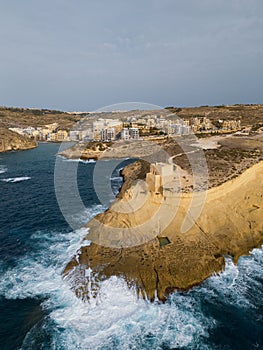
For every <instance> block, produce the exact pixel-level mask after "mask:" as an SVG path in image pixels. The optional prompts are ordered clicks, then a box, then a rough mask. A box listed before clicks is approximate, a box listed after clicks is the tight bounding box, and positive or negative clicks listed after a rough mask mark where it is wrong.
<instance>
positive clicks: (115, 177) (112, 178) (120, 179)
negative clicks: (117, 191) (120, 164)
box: [110, 176, 123, 181]
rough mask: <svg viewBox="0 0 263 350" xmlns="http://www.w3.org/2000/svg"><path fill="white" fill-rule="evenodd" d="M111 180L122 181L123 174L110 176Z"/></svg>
mask: <svg viewBox="0 0 263 350" xmlns="http://www.w3.org/2000/svg"><path fill="white" fill-rule="evenodd" d="M110 180H111V181H122V180H123V179H122V177H121V176H114V177H111V178H110Z"/></svg>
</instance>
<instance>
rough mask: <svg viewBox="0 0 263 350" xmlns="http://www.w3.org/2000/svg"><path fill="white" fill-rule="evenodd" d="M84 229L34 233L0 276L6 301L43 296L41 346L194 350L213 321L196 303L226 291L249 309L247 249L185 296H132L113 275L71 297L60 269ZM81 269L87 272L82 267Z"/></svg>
mask: <svg viewBox="0 0 263 350" xmlns="http://www.w3.org/2000/svg"><path fill="white" fill-rule="evenodd" d="M101 210H102V207H101V206H98V207H93V208H92V209H90V211H89V212H87V213H86V214H87V216H89V217H90V216H94V215H95V214H96V213H97V212H98V211H101ZM83 215H84V214H83ZM86 219H87V217H86ZM86 233H87V231H86V229H80V230H77V231H73V232H70V233H58V232H42V231H39V232H36V233H35V234H33V235H32V236H31V240H32V241H33V242H32V243H34V245H36V246H37V248H38V249H37V251H36V252H34V253H32V254H29V255H27V256H25V257H24V258H22V259H20V260H18V261H17V266H16V267H15V268H12V269H10V270H8V271H6V272H5V273H4V274H3V275H2V276H0V294H1V295H3V296H5V297H6V298H8V299H16V298H20V299H23V298H27V297H40V298H45V301H44V302H43V303H42V307H43V308H44V309H45V310H47V312H48V314H49V317H47V318H46V319H45V321H44V323H43V325H42V326H41V327H44V328H45V330H47V331H48V333H50V334H51V335H52V340H51V343H52V344H49V348H53V349H68V350H73V349H124V350H125V349H140V348H146V349H161V348H164V346H165V347H166V348H183V347H184V348H185V347H187V348H196V349H197V348H200V347H199V345H200V339H201V338H202V339H204V338H206V337H208V332H209V329H211V328H212V327H214V326H215V320H214V319H211V318H208V317H206V316H205V315H204V314H203V312H202V307H201V304H200V301H201V300H205V298H211V297H215V296H217V297H219V298H221V299H222V298H224V297H226V295H227V296H228V299H229V300H230V301H229V302H230V303H233V304H235V305H239V303H242V305H243V307H246V306H249V303H248V301H247V298H246V293H245V291H246V289H247V286H248V284H249V283H252V282H253V281H250V280H249V277H248V276H247V273H248V274H249V273H251V274H252V275H253V274H254V273H255V271H258V272H257V273H259V274H260V273H262V265H263V264H262V263H263V253H262V250H260V249H255V250H253V252H252V254H251V256H250V257H244V258H241V260H240V264H239V266H238V267H237V266H235V265H234V264H233V263H232V261H231V259H229V258H227V259H226V270H225V271H224V272H223V273H222V274H220V275H218V276H213V277H212V278H210V279H209V280H208V281H207V282H206V283H204V285H203V286H201V287H198V288H195V289H194V290H192V291H191V292H189V293H174V294H173V295H172V296H171V298H170V300H169V301H168V302H167V303H166V304H158V303H150V302H147V301H144V300H142V299H137V297H136V295H135V292H134V291H133V290H132V289H129V288H128V287H127V285H126V283H125V282H124V280H122V279H120V278H117V277H114V276H113V277H112V278H110V279H108V280H106V281H104V282H101V288H100V292H99V295H98V296H97V297H96V298H95V299H93V300H92V301H91V302H89V303H88V302H87V303H84V302H82V301H81V300H80V299H78V298H76V296H75V294H74V292H73V291H72V290H71V289H70V285H69V282H68V281H67V280H65V279H63V278H62V277H61V273H62V271H63V269H64V267H65V264H66V263H67V262H68V261H69V260H70V259H71V257H72V256H73V255H74V254H75V252H76V251H78V249H80V247H81V246H82V245H83V244H85V245H86V244H88V242H83V238H84V237H85V235H86ZM243 272H244V274H243ZM86 273H87V277H89V276H91V271H90V270H87V271H86ZM227 301H228V300H227ZM35 332H39V329H37V328H33V329H32V330H31V331H30V332H29V333H28V335H27V337H26V338H25V340H24V345H23V346H22V349H23V348H25V349H28V348H30V346H29V344H33V342H34V339H37V337H36V335H37V334H36V333H35ZM198 344H199V345H198ZM202 349H206V346H205V345H204V346H203V347H202Z"/></svg>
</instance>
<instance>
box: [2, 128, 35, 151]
mask: <svg viewBox="0 0 263 350" xmlns="http://www.w3.org/2000/svg"><path fill="white" fill-rule="evenodd" d="M35 147H37V142H36V141H35V140H34V139H31V138H30V137H27V136H23V135H20V134H18V133H16V132H13V131H11V130H8V129H5V128H0V152H7V151H17V150H27V149H31V148H35Z"/></svg>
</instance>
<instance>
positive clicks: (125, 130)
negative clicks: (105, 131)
mask: <svg viewBox="0 0 263 350" xmlns="http://www.w3.org/2000/svg"><path fill="white" fill-rule="evenodd" d="M129 138H130V133H129V129H128V128H123V129H122V131H121V139H122V140H129Z"/></svg>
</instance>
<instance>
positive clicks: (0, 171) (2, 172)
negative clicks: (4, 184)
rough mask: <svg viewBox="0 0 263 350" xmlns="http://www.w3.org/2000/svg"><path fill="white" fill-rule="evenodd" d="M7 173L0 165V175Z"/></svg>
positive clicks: (4, 167)
mask: <svg viewBox="0 0 263 350" xmlns="http://www.w3.org/2000/svg"><path fill="white" fill-rule="evenodd" d="M6 172H7V167H6V166H4V165H0V174H4V173H6Z"/></svg>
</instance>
